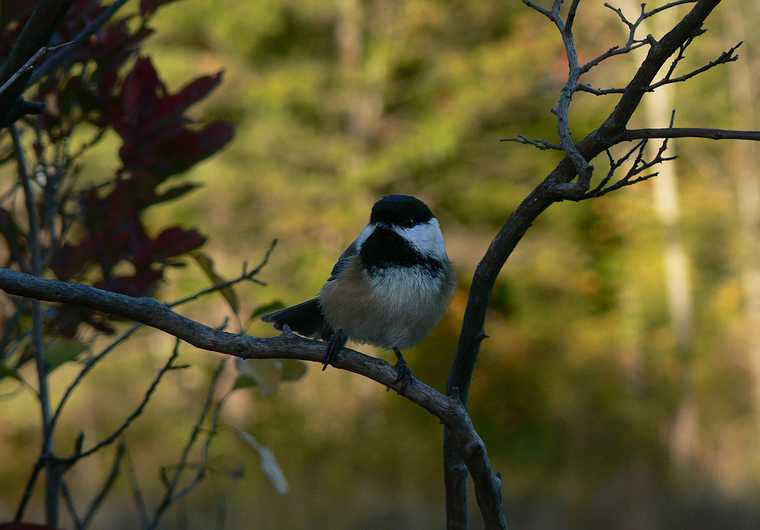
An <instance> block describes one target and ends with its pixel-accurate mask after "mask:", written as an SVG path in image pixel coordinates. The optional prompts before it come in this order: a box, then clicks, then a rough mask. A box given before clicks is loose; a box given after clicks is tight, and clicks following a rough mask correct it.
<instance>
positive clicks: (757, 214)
mask: <svg viewBox="0 0 760 530" xmlns="http://www.w3.org/2000/svg"><path fill="white" fill-rule="evenodd" d="M744 4H745V5H744V6H743V8H742V9H736V10H728V11H726V17H727V19H726V21H727V22H728V24H729V25H730V26H731V27H732V28H733V31H734V32H735V33H734V34H738V37H739V38H740V39H742V40H744V41H745V42H746V43H747V44H745V47H744V53H743V54H742V55H745V57H742V59H743V60H741V61H737V62H736V63H734V64H732V65H731V68H730V69H729V71H730V75H731V83H730V91H731V99H732V106H733V108H734V109H735V110H734V116H733V117H732V118H733V123H736V124H741V125H742V126H747V127H749V126H752V125H754V124H755V123H756V121H757V105H756V103H755V101H756V99H757V97H758V96H759V95H760V94H758V91H757V89H756V88H755V83H756V81H757V75H756V74H755V70H753V68H756V67H758V66H760V64H758V61H757V58H756V57H754V56H752V51H753V48H754V47H755V46H756V45H758V44H760V39H758V38H757V37H756V34H755V32H754V31H752V32H751V31H750V28H749V27H748V26H747V19H748V18H749V19H750V20H757V18H753V17H757V16H760V9H758V6H757V3H756V2H755V1H751V2H744ZM750 13H751V14H750ZM752 29H753V30H754V28H752ZM731 162H732V164H731V166H732V168H731V169H732V172H733V174H734V178H735V185H736V200H737V214H738V218H739V228H738V240H737V245H738V249H737V252H736V258H737V266H738V269H739V274H740V277H741V282H742V288H743V291H744V311H745V326H746V327H745V329H746V336H745V340H746V344H747V355H748V358H749V362H750V369H751V373H752V387H753V392H754V401H755V414H756V417H757V418H758V421H760V333H759V332H758V330H760V182H758V177H757V175H756V174H755V171H753V169H752V168H751V167H750V164H753V163H755V164H756V163H757V162H758V157H757V147H756V146H752V145H747V144H745V143H741V142H737V143H735V144H734V145H733V146H732V153H731Z"/></svg>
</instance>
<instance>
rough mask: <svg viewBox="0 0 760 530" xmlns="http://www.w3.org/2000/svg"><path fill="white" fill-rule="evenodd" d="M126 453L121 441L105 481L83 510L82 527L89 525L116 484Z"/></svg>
mask: <svg viewBox="0 0 760 530" xmlns="http://www.w3.org/2000/svg"><path fill="white" fill-rule="evenodd" d="M125 455H126V445H125V444H124V442H123V441H122V442H121V443H119V445H118V446H117V447H116V454H115V455H114V457H113V463H112V464H111V469H110V471H109V472H108V476H106V479H105V481H104V482H103V485H102V486H101V487H100V489H99V490H98V493H97V495H95V497H94V498H93V499H92V502H90V506H89V507H88V508H87V512H85V514H84V517H83V518H82V528H83V529H86V528H87V527H89V526H90V523H91V522H92V519H93V518H94V517H95V514H96V513H97V511H98V510H99V509H100V506H101V505H102V504H103V501H105V500H106V497H108V494H109V493H111V490H112V489H113V486H114V484H116V479H118V478H119V474H120V473H121V464H122V461H123V460H124V456H125Z"/></svg>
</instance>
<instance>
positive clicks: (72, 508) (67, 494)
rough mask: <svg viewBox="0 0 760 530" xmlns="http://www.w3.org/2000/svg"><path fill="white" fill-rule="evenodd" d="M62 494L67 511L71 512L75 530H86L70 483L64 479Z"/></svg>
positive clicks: (62, 481) (70, 515)
mask: <svg viewBox="0 0 760 530" xmlns="http://www.w3.org/2000/svg"><path fill="white" fill-rule="evenodd" d="M61 493H62V494H63V495H62V496H63V501H64V504H65V505H66V511H68V512H69V517H71V520H72V522H73V523H74V528H76V530H84V528H85V527H84V526H83V524H82V518H81V517H79V514H78V513H77V507H76V503H75V502H74V496H73V494H72V493H71V490H70V489H69V484H68V482H66V481H65V480H63V479H61Z"/></svg>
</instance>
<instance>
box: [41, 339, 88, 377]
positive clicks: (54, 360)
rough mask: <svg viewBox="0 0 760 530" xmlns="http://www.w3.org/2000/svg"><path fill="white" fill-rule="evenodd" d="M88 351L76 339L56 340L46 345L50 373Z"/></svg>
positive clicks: (46, 360)
mask: <svg viewBox="0 0 760 530" xmlns="http://www.w3.org/2000/svg"><path fill="white" fill-rule="evenodd" d="M86 349H87V346H86V345H85V344H82V343H81V342H79V341H78V340H75V339H55V340H53V341H52V342H50V343H48V344H46V345H45V365H46V367H47V372H48V373H50V372H52V371H53V370H55V369H56V368H58V367H59V366H61V365H62V364H64V363H67V362H70V361H73V360H74V359H76V358H77V357H78V356H79V354H81V353H82V352H83V351H85V350H86Z"/></svg>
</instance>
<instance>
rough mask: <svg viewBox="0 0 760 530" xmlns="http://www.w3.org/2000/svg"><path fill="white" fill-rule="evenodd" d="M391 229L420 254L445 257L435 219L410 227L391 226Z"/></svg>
mask: <svg viewBox="0 0 760 530" xmlns="http://www.w3.org/2000/svg"><path fill="white" fill-rule="evenodd" d="M393 229H394V230H395V231H396V233H398V234H399V235H400V236H402V237H404V238H406V239H407V240H408V241H409V242H410V243H411V244H412V245H414V246H415V248H416V249H417V250H419V251H420V252H421V253H422V254H425V255H428V256H433V257H437V258H445V257H446V245H445V244H444V243H443V234H442V233H441V227H440V226H439V225H438V220H437V219H435V218H433V219H431V220H430V221H428V222H427V223H423V224H418V225H416V226H413V227H412V228H399V227H393Z"/></svg>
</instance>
